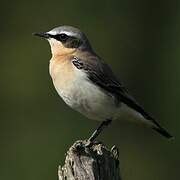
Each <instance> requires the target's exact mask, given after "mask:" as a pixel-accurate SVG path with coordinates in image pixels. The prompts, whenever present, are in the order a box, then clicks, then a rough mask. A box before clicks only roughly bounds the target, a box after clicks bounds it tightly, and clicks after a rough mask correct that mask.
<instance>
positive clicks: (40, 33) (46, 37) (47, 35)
mask: <svg viewBox="0 0 180 180" xmlns="http://www.w3.org/2000/svg"><path fill="white" fill-rule="evenodd" d="M33 35H34V36H39V37H42V38H45V39H48V38H50V35H49V34H48V33H46V32H37V33H33Z"/></svg>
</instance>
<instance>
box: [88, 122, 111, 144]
mask: <svg viewBox="0 0 180 180" xmlns="http://www.w3.org/2000/svg"><path fill="white" fill-rule="evenodd" d="M111 121H112V120H111V119H107V120H105V121H103V122H102V123H101V124H100V126H99V127H98V128H97V129H96V130H95V131H94V132H93V134H92V135H91V137H90V138H89V139H88V141H89V142H92V141H94V140H95V139H96V138H97V136H98V135H99V134H100V133H101V132H102V131H103V129H104V128H105V127H106V126H108V125H109V124H110V123H111Z"/></svg>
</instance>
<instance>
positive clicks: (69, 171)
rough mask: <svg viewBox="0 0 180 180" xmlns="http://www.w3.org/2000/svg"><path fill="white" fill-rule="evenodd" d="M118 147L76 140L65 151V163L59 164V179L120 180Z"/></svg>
mask: <svg viewBox="0 0 180 180" xmlns="http://www.w3.org/2000/svg"><path fill="white" fill-rule="evenodd" d="M118 156H119V153H118V149H117V148H116V147H115V146H113V147H112V149H111V150H108V149H107V148H106V147H105V146H104V145H103V144H102V143H99V142H93V143H92V144H90V145H88V146H87V141H77V142H75V143H74V144H73V145H72V147H70V149H69V150H68V152H67V155H66V159H65V165H64V166H63V167H61V166H59V170H58V176H59V180H121V178H120V170H119V160H118Z"/></svg>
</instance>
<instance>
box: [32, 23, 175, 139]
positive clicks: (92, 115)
mask: <svg viewBox="0 0 180 180" xmlns="http://www.w3.org/2000/svg"><path fill="white" fill-rule="evenodd" d="M34 35H36V36H40V37H43V38H45V39H47V40H48V41H49V43H50V46H51V51H52V58H51V60H50V65H49V71H50V75H51V77H52V81H53V84H54V86H55V88H56V91H57V92H58V94H59V95H60V96H61V97H62V99H63V100H64V101H65V103H66V104H67V105H69V106H70V107H71V108H73V109H75V110H76V111H78V112H80V113H82V114H83V115H85V116H86V117H88V118H89V119H94V120H98V121H102V122H101V124H100V126H99V127H98V128H97V129H96V131H95V132H94V133H93V134H92V136H91V137H90V138H89V140H90V141H93V140H94V139H95V138H96V137H97V136H98V134H99V133H100V132H101V131H102V130H103V128H104V127H105V126H107V125H108V124H109V123H110V122H111V121H112V120H119V119H125V120H130V121H134V122H137V123H141V124H144V125H145V126H147V127H150V128H152V129H154V130H156V131H157V132H159V133H160V134H162V135H163V136H165V137H167V138H171V137H172V136H171V135H170V134H169V133H168V132H167V131H166V130H165V129H164V128H162V127H161V126H160V125H159V124H158V123H157V122H156V121H155V120H154V118H152V117H151V116H150V115H149V114H148V113H147V112H146V111H144V109H143V108H142V107H141V106H140V105H139V104H138V103H137V102H136V100H135V99H134V98H133V97H132V96H131V95H130V94H129V93H128V91H127V90H126V88H125V87H124V86H123V85H122V83H121V82H120V81H119V80H118V79H117V78H116V76H115V75H114V74H113V72H112V70H111V68H110V67H109V66H108V65H107V64H105V63H104V62H103V61H102V60H101V59H100V57H99V56H98V55H97V54H96V53H95V52H94V50H93V49H92V47H91V45H90V43H89V41H88V39H87V37H86V36H85V34H84V33H83V32H81V31H80V30H79V29H77V28H74V27H71V26H60V27H57V28H54V29H52V30H51V31H48V32H43V33H42V32H41V33H34Z"/></svg>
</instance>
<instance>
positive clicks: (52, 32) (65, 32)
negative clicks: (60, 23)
mask: <svg viewBox="0 0 180 180" xmlns="http://www.w3.org/2000/svg"><path fill="white" fill-rule="evenodd" d="M47 33H48V34H50V35H57V34H63V33H64V34H66V35H68V36H75V33H73V32H68V31H61V32H60V33H58V32H56V31H48V32H47Z"/></svg>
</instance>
